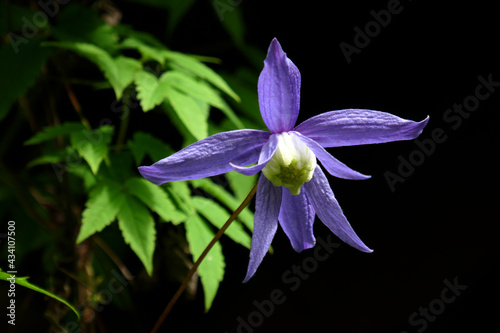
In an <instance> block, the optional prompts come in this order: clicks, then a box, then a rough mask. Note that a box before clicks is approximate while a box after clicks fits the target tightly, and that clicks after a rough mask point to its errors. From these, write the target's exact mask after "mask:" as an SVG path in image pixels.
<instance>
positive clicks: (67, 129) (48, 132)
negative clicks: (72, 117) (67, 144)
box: [24, 121, 86, 145]
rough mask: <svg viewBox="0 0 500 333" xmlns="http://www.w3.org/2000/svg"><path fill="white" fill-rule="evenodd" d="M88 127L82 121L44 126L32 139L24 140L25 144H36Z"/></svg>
mask: <svg viewBox="0 0 500 333" xmlns="http://www.w3.org/2000/svg"><path fill="white" fill-rule="evenodd" d="M85 130H86V127H85V126H83V125H82V124H81V123H76V122H69V121H68V122H66V123H63V124H62V125H59V126H54V127H44V128H43V129H42V130H41V131H40V132H38V133H37V134H35V135H34V136H33V137H32V138H31V139H29V140H27V141H25V142H24V144H25V145H34V144H37V143H41V142H45V141H48V140H51V139H54V138H57V137H59V136H64V135H69V134H71V133H74V132H82V131H85Z"/></svg>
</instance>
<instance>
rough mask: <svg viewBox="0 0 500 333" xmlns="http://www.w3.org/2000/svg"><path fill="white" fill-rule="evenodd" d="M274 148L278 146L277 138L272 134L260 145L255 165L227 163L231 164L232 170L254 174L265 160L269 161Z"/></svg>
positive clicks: (265, 162)
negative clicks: (260, 148)
mask: <svg viewBox="0 0 500 333" xmlns="http://www.w3.org/2000/svg"><path fill="white" fill-rule="evenodd" d="M276 148H278V139H277V137H276V134H272V135H271V136H270V137H269V140H268V141H267V143H266V144H265V145H264V146H263V147H262V150H261V152H260V156H259V161H258V163H257V164H256V165H253V166H251V167H246V166H240V165H235V164H234V163H229V164H231V166H232V167H233V168H234V170H236V171H238V172H239V173H242V174H244V175H246V176H251V175H255V174H256V173H257V172H259V171H260V170H262V169H263V168H264V167H265V166H266V164H267V162H269V160H270V159H271V157H273V155H274V153H275V152H276Z"/></svg>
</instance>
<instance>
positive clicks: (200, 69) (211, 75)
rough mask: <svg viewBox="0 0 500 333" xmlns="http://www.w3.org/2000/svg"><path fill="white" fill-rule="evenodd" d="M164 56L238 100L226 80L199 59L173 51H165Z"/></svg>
mask: <svg viewBox="0 0 500 333" xmlns="http://www.w3.org/2000/svg"><path fill="white" fill-rule="evenodd" d="M165 57H166V59H167V60H168V61H171V62H173V63H175V64H177V65H178V66H180V67H182V68H184V69H185V70H188V71H190V72H191V73H193V74H195V75H196V76H198V77H200V78H202V79H205V80H207V81H208V82H210V83H211V84H213V85H214V86H216V87H217V88H219V89H220V90H222V91H223V92H225V93H226V94H228V95H229V96H231V97H232V98H233V99H234V100H236V101H239V100H240V98H239V97H238V95H237V94H236V93H235V92H234V91H233V89H231V88H230V87H229V85H228V84H227V83H226V81H224V79H223V78H222V77H221V76H220V75H219V74H217V73H216V72H215V71H213V70H212V69H211V68H210V67H208V66H206V65H205V64H203V63H202V62H201V61H198V60H196V59H194V58H193V57H190V56H188V55H185V54H182V53H179V52H173V51H165Z"/></svg>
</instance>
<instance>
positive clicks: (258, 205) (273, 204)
mask: <svg viewBox="0 0 500 333" xmlns="http://www.w3.org/2000/svg"><path fill="white" fill-rule="evenodd" d="M280 205H281V187H280V186H274V185H273V184H272V183H271V182H270V181H269V180H267V178H266V177H264V175H262V174H261V175H260V179H259V185H258V188H257V197H256V199H255V218H254V227H253V235H252V246H251V248H250V262H249V264H248V271H247V276H246V277H245V280H243V282H247V281H248V280H249V279H250V278H251V277H252V276H253V275H254V273H255V271H256V270H257V267H259V265H260V263H261V262H262V259H264V256H265V255H266V253H267V251H268V250H269V246H271V242H272V240H273V238H274V234H275V233H276V229H277V228H278V215H279V212H280Z"/></svg>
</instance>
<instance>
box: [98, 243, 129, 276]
mask: <svg viewBox="0 0 500 333" xmlns="http://www.w3.org/2000/svg"><path fill="white" fill-rule="evenodd" d="M92 239H93V240H94V242H95V243H96V244H97V245H99V247H100V248H101V249H102V250H103V251H104V252H106V254H107V255H108V257H109V258H110V259H111V260H112V261H113V262H114V263H115V265H116V266H117V267H118V269H119V270H120V271H121V272H122V274H123V276H125V278H126V279H127V280H129V281H131V280H133V279H134V277H133V276H132V274H130V271H129V270H128V268H127V266H125V264H124V263H123V262H122V261H121V260H120V258H119V257H118V256H117V255H116V254H115V253H114V252H113V250H111V248H110V247H109V246H108V244H106V243H105V242H104V241H103V240H102V239H101V238H99V237H98V236H94V237H93V238H92Z"/></svg>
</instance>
